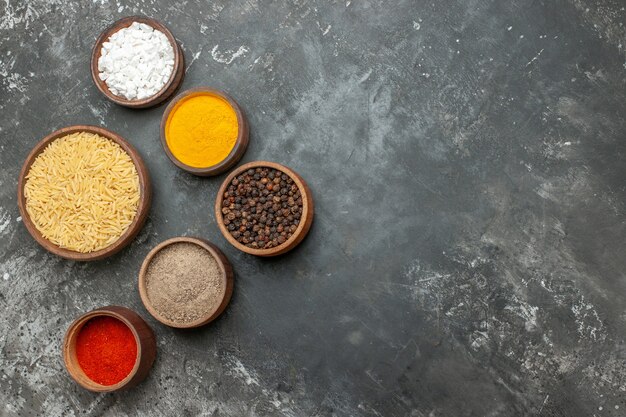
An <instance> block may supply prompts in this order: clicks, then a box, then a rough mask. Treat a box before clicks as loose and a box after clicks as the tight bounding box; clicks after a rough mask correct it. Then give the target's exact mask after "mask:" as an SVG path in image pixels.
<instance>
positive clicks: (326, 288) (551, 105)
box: [0, 0, 626, 417]
mask: <svg viewBox="0 0 626 417" xmlns="http://www.w3.org/2000/svg"><path fill="white" fill-rule="evenodd" d="M174 3H176V4H174ZM624 6H625V2H624V1H623V0H613V1H610V0H600V1H597V2H594V1H591V0H554V1H548V0H545V1H538V0H534V1H531V0H515V1H500V0H489V1H487V0H445V1H432V2H431V1H429V2H422V1H419V2H418V1H389V2H384V1H381V0H378V1H376V0H372V1H360V0H341V1H329V2H325V1H314V0H289V1H284V2H266V1H256V0H247V1H241V0H233V1H227V0H220V1H215V2H202V1H200V0H189V1H183V2H180V3H179V2H170V1H168V0H153V1H150V0H146V1H139V2H134V1H133V2H131V1H121V2H118V1H107V0H94V1H93V2H92V1H84V2H74V3H67V2H65V1H62V0H56V1H55V0H52V1H42V0H34V1H29V2H19V1H15V0H11V1H9V0H0V13H1V17H0V94H1V95H0V98H1V100H0V109H1V112H0V141H1V142H0V150H1V152H0V162H1V164H2V165H1V166H2V171H1V174H0V187H1V188H0V238H1V239H2V240H1V241H2V243H1V245H0V278H1V279H0V306H1V310H2V311H3V313H2V315H1V317H0V385H1V388H0V404H1V405H0V415H2V416H15V415H19V416H31V415H44V416H58V415H64V416H79V415H80V416H97V415H106V416H126V415H128V416H137V415H141V416H279V415H285V416H333V415H335V416H419V417H426V416H432V417H437V416H451V417H457V416H526V415H542V416H598V417H599V416H624V415H626V362H625V358H626V345H625V341H624V337H625V335H626V312H625V306H626V303H625V302H626V280H625V275H624V270H625V269H626V256H625V253H624V249H625V245H624V238H625V230H626V228H625V205H626V188H625V187H626V181H625V180H626V163H625V157H626V122H625V119H624V115H625V114H626V104H625V103H626V100H625V99H626V62H625V61H626V53H625V51H624V47H625V45H626V28H625V27H624V23H625V22H626V12H625V11H624ZM138 13H140V14H145V15H149V16H152V17H155V18H157V19H160V20H161V21H163V22H164V23H166V24H167V25H168V26H169V27H170V28H171V29H172V31H173V32H174V34H175V36H176V37H177V38H178V39H179V40H180V42H181V44H182V46H183V49H184V51H185V56H186V58H187V64H186V65H187V67H188V68H187V75H186V78H185V81H184V84H183V88H189V87H195V86H200V85H207V86H212V87H216V88H221V89H224V90H226V91H228V92H229V93H231V94H232V95H233V96H234V97H235V98H236V99H238V100H239V102H240V103H241V105H242V107H243V108H244V109H245V110H246V111H247V114H248V117H249V120H250V125H251V143H250V146H249V148H248V151H247V153H246V155H245V157H244V161H251V160H255V159H268V160H273V161H276V162H281V163H284V164H286V165H288V166H291V167H292V168H294V169H295V170H297V171H298V172H299V173H300V174H301V175H302V176H303V177H304V178H305V179H306V180H307V181H308V182H309V184H310V186H311V188H312V190H313V193H314V195H315V198H316V205H317V215H316V218H315V223H314V225H313V228H312V230H311V233H310V235H309V237H308V238H307V239H306V240H305V241H304V243H303V244H302V245H301V246H300V247H299V248H298V249H297V250H295V251H294V252H292V253H290V254H288V255H286V256H283V257H281V258H279V259H274V260H263V259H256V258H254V257H250V256H247V255H244V254H242V253H239V252H238V251H237V250H235V249H234V248H232V247H230V246H229V245H228V244H227V242H226V241H225V240H224V239H223V237H222V236H221V235H220V234H219V232H218V229H217V227H216V225H215V221H214V218H213V216H212V214H211V212H212V209H211V206H212V204H213V201H214V198H215V193H216V191H217V189H218V186H219V184H220V182H221V180H222V179H223V177H218V178H211V179H200V178H195V177H192V176H190V175H187V174H186V173H184V172H182V171H180V170H179V169H177V168H176V167H175V166H174V165H173V164H172V163H171V162H170V161H169V160H168V159H167V157H166V156H165V153H164V152H163V150H162V149H161V144H160V141H159V121H160V118H161V115H162V112H163V109H164V107H163V106H161V107H159V108H155V109H150V110H145V111H133V110H128V109H124V108H122V107H118V106H116V105H113V104H111V103H109V102H107V101H106V100H105V99H104V98H103V97H102V96H101V95H100V94H99V93H98V91H97V90H96V88H95V87H94V86H93V84H92V80H91V78H90V74H89V57H90V49H91V47H92V44H93V42H94V40H95V38H96V37H97V36H98V34H99V32H100V31H101V30H102V29H104V28H105V27H106V26H107V25H109V24H110V23H111V22H112V21H114V20H115V19H117V18H119V17H122V16H127V15H132V14H138ZM77 123H90V124H101V125H104V126H106V127H108V128H110V129H112V130H114V131H116V132H118V133H120V134H121V135H122V136H124V137H126V138H127V139H128V140H129V141H130V142H131V143H132V144H133V145H135V146H136V147H137V148H138V149H139V151H140V153H141V154H142V155H143V157H144V159H145V160H146V162H147V165H148V167H149V170H150V173H151V175H152V178H153V179H154V194H155V198H154V204H153V206H152V210H151V214H150V218H149V221H148V223H147V225H146V227H145V228H144V230H143V232H142V233H141V235H140V237H139V238H138V239H136V241H134V242H133V243H132V244H131V245H130V246H129V247H128V248H127V249H125V250H124V251H123V252H121V253H120V254H119V255H117V256H115V257H113V258H111V259H109V260H106V261H103V262H98V263H90V264H79V263H73V262H67V261H64V260H61V259H59V258H57V257H55V256H53V255H50V254H48V253H46V252H45V251H44V250H43V249H42V248H40V247H39V246H37V245H36V243H35V242H34V241H33V239H32V238H31V237H30V236H29V235H28V234H27V232H26V230H25V228H24V227H23V225H22V224H21V223H20V218H19V213H18V210H17V206H16V201H15V195H16V180H17V174H18V171H19V168H20V166H21V164H22V162H23V160H24V158H25V157H26V155H27V153H28V152H29V150H30V149H31V147H32V146H33V145H34V144H35V143H36V142H37V141H38V140H40V139H41V138H42V137H43V136H45V135H46V134H48V133H50V132H51V131H53V130H54V129H57V128H60V127H63V126H67V125H71V124H77ZM183 234H184V235H199V236H202V237H205V238H208V239H210V240H212V241H213V242H215V243H216V244H217V245H218V246H220V247H221V248H222V249H223V250H224V251H225V253H226V254H227V256H228V257H229V258H230V260H231V261H232V263H233V264H234V267H235V270H236V274H237V275H236V285H235V293H234V297H233V300H232V303H231V305H230V307H229V308H228V310H227V311H226V313H225V314H224V316H222V317H221V319H219V320H218V321H217V322H215V323H214V324H212V325H210V326H207V327H205V328H202V329H200V330H195V331H189V332H182V331H175V330H173V329H169V328H166V327H164V326H162V325H159V324H157V323H156V322H155V320H153V319H152V318H151V317H149V316H148V314H147V312H146V310H145V309H144V308H143V305H142V304H141V301H140V299H139V295H138V292H137V286H136V277H137V272H138V269H139V265H140V263H141V261H142V259H143V257H144V256H145V255H146V253H147V252H148V251H149V250H150V248H152V247H153V246H155V245H156V244H157V243H158V242H160V241H162V240H164V239H166V238H169V237H172V236H177V235H183ZM108 304H120V305H124V306H128V307H131V308H133V309H135V310H137V311H138V312H139V313H140V314H142V315H143V316H144V317H145V318H146V319H147V320H148V322H149V323H150V324H151V325H152V326H153V327H154V329H155V331H156V333H157V336H158V349H159V352H158V359H157V361H156V363H155V365H154V368H153V369H152V372H151V374H150V376H149V377H148V379H147V380H146V381H144V383H142V384H141V385H140V386H138V387H137V388H136V389H134V390H132V391H130V392H125V393H119V394H108V395H95V394H92V393H89V392H86V391H83V390H82V389H79V388H78V387H77V386H76V385H75V384H74V383H73V382H72V381H71V380H70V378H69V377H68V376H67V375H66V373H65V371H64V369H63V365H62V360H61V356H60V344H61V339H62V336H63V334H64V332H65V330H66V328H67V326H68V324H69V323H70V321H71V320H73V319H74V318H75V317H77V316H78V315H80V314H82V313H84V312H86V311H88V310H91V309H93V308H95V307H99V306H103V305H108Z"/></svg>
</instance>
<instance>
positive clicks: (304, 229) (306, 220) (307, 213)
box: [215, 161, 315, 256]
mask: <svg viewBox="0 0 626 417" xmlns="http://www.w3.org/2000/svg"><path fill="white" fill-rule="evenodd" d="M263 167H265V168H274V169H276V170H279V171H282V172H284V173H285V174H287V175H289V176H290V177H291V178H292V179H293V181H294V182H295V183H296V185H297V186H298V189H299V190H300V194H301V195H302V217H301V218H300V219H301V220H300V224H298V228H297V229H296V231H295V232H294V233H293V234H292V235H291V237H290V238H289V239H287V240H286V241H285V243H283V244H282V245H279V246H275V247H273V248H270V249H253V248H249V247H247V246H245V245H244V244H242V243H239V242H238V241H237V240H236V239H235V238H234V237H232V236H231V234H230V232H229V231H228V229H227V228H226V226H224V223H223V215H222V204H221V202H222V196H223V195H224V192H225V191H226V188H227V187H228V184H230V182H231V181H232V180H233V178H235V177H236V176H238V175H240V174H241V173H242V172H244V171H247V170H248V169H250V168H263ZM314 212H315V207H314V204H313V195H312V193H311V190H310V188H309V186H308V185H307V183H306V182H305V181H304V179H303V178H302V177H301V176H300V175H299V174H298V173H296V172H295V171H294V170H292V169H291V168H289V167H286V166H285V165H282V164H279V163H277V162H269V161H252V162H248V163H246V164H243V165H241V166H239V167H237V168H236V169H234V170H233V171H231V173H230V174H228V176H227V177H226V178H225V179H224V181H223V182H222V185H221V186H220V188H219V191H218V193H217V198H216V200H215V219H216V221H217V226H218V227H219V229H220V231H221V232H222V235H223V236H224V237H225V238H226V240H227V241H228V242H229V243H230V244H231V245H233V246H234V247H236V248H237V249H239V250H240V251H243V252H245V253H248V254H250V255H255V256H277V255H282V254H284V253H286V252H289V251H290V250H292V249H293V248H295V247H296V246H298V245H299V244H300V242H302V240H303V239H304V238H305V237H306V235H307V234H308V233H309V230H310V228H311V224H312V223H313V215H314Z"/></svg>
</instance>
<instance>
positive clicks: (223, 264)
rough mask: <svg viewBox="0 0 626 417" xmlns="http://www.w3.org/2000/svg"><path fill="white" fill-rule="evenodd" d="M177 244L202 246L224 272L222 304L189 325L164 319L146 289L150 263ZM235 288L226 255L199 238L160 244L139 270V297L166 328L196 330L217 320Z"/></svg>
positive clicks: (149, 311) (189, 237)
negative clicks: (159, 254) (169, 247)
mask: <svg viewBox="0 0 626 417" xmlns="http://www.w3.org/2000/svg"><path fill="white" fill-rule="evenodd" d="M177 243H193V244H196V245H198V246H200V247H201V248H202V249H205V250H206V251H208V252H209V253H210V254H211V256H213V259H215V261H216V262H217V264H218V265H219V267H220V269H221V271H222V283H223V285H224V295H223V297H222V300H221V302H220V303H219V304H218V306H217V307H216V308H215V309H214V310H213V311H211V312H210V313H208V314H206V315H205V316H203V317H201V318H199V319H197V320H195V321H192V322H189V323H178V322H175V321H172V320H169V319H167V318H165V317H163V316H162V315H161V314H159V312H158V311H157V310H156V309H155V308H154V307H153V305H152V302H151V300H150V297H148V291H147V288H146V272H147V269H148V266H149V265H150V262H152V259H153V258H154V257H155V256H156V254H157V253H159V252H160V251H161V250H162V249H164V248H166V247H168V246H171V245H174V244H177ZM233 286H234V273H233V268H232V265H231V264H230V262H229V261H228V258H226V255H224V253H223V252H222V251H221V250H220V249H219V248H218V247H217V246H215V245H214V244H213V243H211V242H209V241H208V240H205V239H202V238H199V237H191V236H178V237H173V238H170V239H167V240H165V241H163V242H161V243H159V244H158V245H157V246H155V247H154V248H152V250H151V251H150V252H149V253H148V254H147V255H146V257H145V258H144V260H143V262H142V264H141V268H140V270H139V278H138V287H139V296H140V298H141V301H142V302H143V305H144V307H145V308H146V310H148V313H150V315H151V316H152V317H154V318H155V319H156V320H158V321H159V322H161V323H162V324H164V325H166V326H169V327H174V328H177V329H191V328H196V327H200V326H204V325H205V324H208V323H210V322H212V321H213V320H215V319H217V318H218V317H219V316H220V315H221V314H222V313H223V312H224V310H225V309H226V307H227V306H228V304H229V303H230V299H231V296H232V293H233Z"/></svg>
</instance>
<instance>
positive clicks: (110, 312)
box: [63, 306, 156, 392]
mask: <svg viewBox="0 0 626 417" xmlns="http://www.w3.org/2000/svg"><path fill="white" fill-rule="evenodd" d="M116 310H125V311H126V314H128V312H130V313H131V314H134V315H136V316H138V317H139V318H141V316H139V315H138V314H137V313H135V312H134V311H133V310H131V309H129V308H126V307H122V306H107V307H101V308H97V309H95V310H91V311H89V312H87V313H85V314H82V315H80V316H79V317H78V318H76V319H75V320H74V321H73V322H72V323H71V324H70V325H69V327H68V328H67V330H66V332H65V336H64V337H63V362H64V365H65V369H66V371H67V373H68V374H69V375H70V377H72V379H73V380H74V381H75V382H76V383H77V384H78V385H80V386H81V387H83V388H85V389H87V390H89V391H93V392H113V391H119V390H122V389H124V388H126V387H127V386H128V385H129V383H130V382H131V380H132V379H133V378H134V377H135V376H136V375H137V372H138V371H139V367H140V366H141V359H142V355H143V346H142V340H141V337H140V336H139V333H138V331H137V329H136V328H135V325H134V324H133V323H131V322H130V320H128V318H127V317H126V316H125V315H124V314H121V313H120V312H119V311H116ZM96 317H113V318H116V319H118V320H119V321H121V322H122V323H124V324H125V325H126V327H128V328H129V329H130V331H131V332H132V333H133V336H134V337H135V342H136V343H137V358H136V359H135V365H134V366H133V369H132V370H131V371H130V372H129V374H128V375H126V377H125V378H124V379H122V380H121V381H120V382H118V383H117V384H113V385H102V384H99V383H97V382H95V381H93V380H92V379H91V378H89V377H88V376H87V375H86V374H85V373H84V372H82V369H81V371H80V372H82V374H81V375H76V374H75V373H74V371H73V370H74V369H75V368H74V367H73V366H70V364H69V363H70V342H72V340H70V336H71V335H75V337H78V334H79V333H80V330H81V329H82V327H83V326H84V325H85V324H86V323H87V322H88V321H89V320H91V319H93V318H96ZM142 321H143V319H142ZM144 324H145V325H146V326H147V327H148V328H150V326H148V324H147V323H145V321H144ZM74 329H76V331H75V332H73V330H74ZM150 330H151V331H152V329H150ZM74 341H75V340H74ZM155 349H156V344H155ZM76 362H77V364H78V360H76ZM151 366H152V363H150V367H151ZM76 369H80V365H78V366H76ZM85 381H89V383H86V382H85ZM138 382H140V381H137V383H138ZM133 385H134V384H133Z"/></svg>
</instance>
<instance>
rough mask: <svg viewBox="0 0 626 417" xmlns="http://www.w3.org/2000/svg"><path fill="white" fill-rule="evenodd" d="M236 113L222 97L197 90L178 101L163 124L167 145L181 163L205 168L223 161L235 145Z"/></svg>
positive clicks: (237, 128)
mask: <svg viewBox="0 0 626 417" xmlns="http://www.w3.org/2000/svg"><path fill="white" fill-rule="evenodd" d="M238 134H239V124H238V122H237V113H235V110H234V109H233V107H232V106H231V105H230V103H228V102H227V101H226V100H224V99H223V98H221V97H219V96H216V95H213V94H211V93H198V94H195V95H192V96H189V97H186V98H184V99H182V100H181V101H179V102H178V103H177V104H176V106H174V108H173V109H172V111H171V112H170V114H169V117H168V118H167V121H166V123H165V140H166V142H167V146H168V148H169V149H170V151H171V152H172V154H173V155H174V157H176V159H178V160H179V161H180V162H182V163H183V164H186V165H189V166H191V167H194V168H208V167H211V166H213V165H216V164H218V163H220V162H222V161H223V160H224V159H225V158H226V157H227V156H228V155H229V154H230V152H231V151H232V150H233V148H234V147H235V142H236V141H237V135H238Z"/></svg>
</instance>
